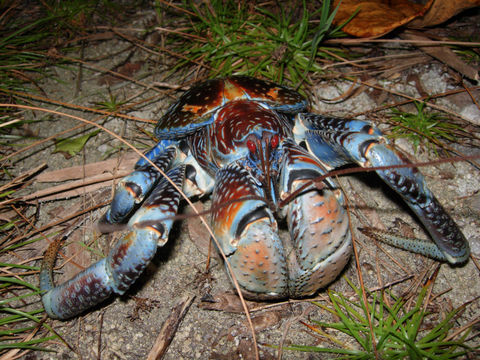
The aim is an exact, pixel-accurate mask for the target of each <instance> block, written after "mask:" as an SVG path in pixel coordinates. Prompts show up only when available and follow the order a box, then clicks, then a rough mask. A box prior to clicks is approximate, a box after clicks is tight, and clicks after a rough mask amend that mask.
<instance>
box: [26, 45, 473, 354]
mask: <svg viewBox="0 0 480 360" xmlns="http://www.w3.org/2000/svg"><path fill="white" fill-rule="evenodd" d="M123 46H126V44H125V43H122V42H118V41H110V42H107V43H103V44H102V45H101V46H93V47H90V48H89V49H87V50H86V57H87V58H95V57H96V56H100V55H105V54H108V53H109V52H112V53H113V52H114V49H119V48H122V47H123ZM121 61H122V58H121V56H119V55H117V57H116V58H111V59H108V60H102V61H98V62H97V63H96V65H97V66H99V67H100V66H101V67H105V68H112V66H113V64H116V63H119V62H121ZM130 61H131V62H132V63H133V62H135V61H142V62H143V63H142V66H141V69H140V73H142V74H146V77H145V78H143V79H142V82H143V83H154V82H155V81H161V80H162V72H163V71H164V70H165V69H163V68H156V67H155V66H156V64H155V63H152V62H149V61H148V60H145V59H144V58H142V57H141V56H140V55H139V57H138V58H135V57H134V58H133V59H132V60H130ZM78 71H79V70H78V68H77V67H74V66H72V67H69V68H65V69H58V68H57V69H52V72H53V75H55V77H56V78H57V79H61V80H62V82H61V83H59V82H58V81H51V82H47V83H45V84H43V85H42V86H43V88H44V89H45V90H46V92H47V94H48V96H49V97H50V98H52V99H55V100H58V101H65V102H69V103H73V104H76V105H85V106H92V104H94V103H96V102H100V101H104V100H105V99H108V96H109V95H108V94H109V90H108V88H109V87H110V92H111V93H112V94H115V96H117V98H118V99H129V98H130V97H133V96H137V95H138V96H139V98H141V97H144V98H146V97H148V96H152V95H155V99H154V101H151V102H149V103H147V105H145V106H143V107H142V108H141V109H138V110H136V111H135V112H132V113H130V115H134V116H138V117H141V118H145V119H153V120H155V119H158V118H159V117H160V116H161V114H163V112H164V111H165V109H166V107H167V106H168V104H170V103H171V102H172V101H173V99H174V97H172V96H167V95H166V94H164V93H163V91H162V92H156V93H155V92H153V91H150V92H146V93H144V94H141V87H138V86H136V85H131V84H129V83H125V82H122V83H115V84H111V85H106V84H104V81H103V78H100V75H98V72H96V71H91V70H89V69H86V68H85V69H83V75H82V79H81V80H82V81H81V83H80V85H81V86H80V92H78V94H76V87H77V85H76V82H77V79H78V76H79V72H78ZM408 73H409V74H410V73H415V74H417V75H418V76H419V78H420V81H421V82H422V84H423V86H424V88H425V89H426V91H427V92H428V93H429V94H432V95H433V94H435V93H440V92H444V91H447V90H449V89H453V88H456V87H455V86H454V85H452V83H453V82H452V78H451V76H450V75H449V72H448V71H446V69H445V68H444V67H443V66H442V65H440V64H438V63H435V62H433V61H432V62H431V63H430V64H426V65H419V66H418V67H414V68H412V69H410V70H409V71H408ZM407 75H408V74H407V72H405V73H402V74H399V76H398V77H397V78H395V79H394V80H390V81H386V82H385V83H384V84H383V85H384V86H386V87H388V88H390V89H394V90H396V91H402V92H403V93H406V94H409V95H413V96H415V95H418V94H417V93H416V89H415V86H414V84H413V83H409V80H408V79H407ZM102 81H103V83H102ZM348 86H349V84H346V83H333V82H319V83H318V84H316V86H315V87H314V91H313V96H312V105H313V109H314V111H318V112H322V113H328V114H335V115H339V116H340V115H351V114H358V113H362V112H364V111H368V110H371V109H374V108H375V107H377V106H378V104H377V103H376V100H378V98H377V94H375V93H373V92H372V91H370V90H367V91H364V92H363V93H361V94H360V95H358V96H353V97H351V98H350V99H348V100H347V101H344V102H341V103H337V104H327V103H324V102H322V101H320V100H319V98H335V97H336V96H338V95H339V94H341V92H342V91H343V90H345V89H346V88H347V87H348ZM73 94H76V95H73ZM476 95H477V99H478V93H477V94H476ZM174 96H178V95H174ZM438 104H441V105H442V106H445V107H448V108H449V109H451V110H453V111H456V112H458V113H462V111H466V110H465V109H467V108H469V109H471V110H468V111H470V113H472V114H471V115H469V114H470V113H468V112H465V116H471V118H472V119H473V120H474V119H476V120H478V118H479V114H478V109H477V110H475V108H471V107H470V106H471V100H470V101H469V98H468V96H467V95H465V94H463V95H458V96H455V97H449V98H443V99H441V100H439V102H438ZM52 108H53V107H52ZM62 111H68V112H70V113H75V114H79V115H80V116H82V117H85V118H90V119H93V118H95V116H93V115H91V114H89V113H85V112H75V111H73V110H65V109H63V110H62ZM475 111H477V113H475ZM35 116H36V117H37V118H43V121H42V122H40V123H38V124H34V125H32V130H33V131H36V132H38V135H39V136H40V137H42V138H44V137H47V136H50V135H53V134H55V133H57V132H59V131H61V130H64V129H67V128H69V127H73V126H75V125H77V124H78V122H77V121H75V120H72V119H67V118H66V117H61V116H54V117H53V116H48V115H45V114H41V113H39V112H36V113H35ZM473 120H472V121H473ZM103 124H104V125H105V126H106V127H107V128H109V129H111V130H112V131H114V132H115V133H116V134H119V135H122V136H123V137H124V138H125V139H127V140H128V141H131V142H133V143H134V144H135V145H136V146H138V147H140V148H141V150H145V149H146V148H147V147H148V146H149V144H153V141H152V140H150V139H148V137H147V136H145V135H144V134H142V133H140V132H139V131H138V127H142V128H145V129H147V130H149V131H151V130H152V129H153V126H152V125H150V124H142V123H134V122H133V121H126V120H123V119H118V118H110V119H108V120H106V121H103ZM381 127H383V126H381ZM477 135H478V134H477ZM396 145H397V146H398V147H400V148H401V149H402V150H403V151H405V152H406V153H408V154H411V155H414V154H413V149H412V146H411V145H410V144H409V143H408V142H407V141H404V140H400V141H397V142H396ZM119 146H120V143H119V142H118V140H115V139H112V137H111V136H109V135H107V134H105V133H100V134H98V135H97V136H95V137H93V138H91V139H90V140H89V141H88V142H87V145H86V147H85V148H84V150H83V151H82V152H81V153H80V154H77V155H75V156H74V157H73V158H70V159H66V158H65V156H64V155H63V154H61V153H53V146H51V142H50V143H48V146H44V147H40V148H37V149H35V150H34V151H32V152H31V153H30V154H28V155H27V156H25V157H24V158H23V159H22V160H21V161H20V162H19V163H18V164H19V166H20V168H21V169H20V170H26V169H29V168H31V167H32V166H34V165H35V164H38V163H39V162H46V163H47V164H48V170H53V169H64V168H68V167H71V166H74V165H82V164H89V163H95V162H98V161H100V160H103V159H107V158H109V159H112V158H113V159H115V158H118V157H120V156H122V154H123V152H121V153H120V152H118V151H116V150H118V148H119ZM455 147H456V148H457V150H458V151H461V152H462V153H463V154H466V155H473V154H476V155H478V154H480V150H479V148H478V143H477V147H476V148H475V147H471V146H462V145H461V144H460V145H458V144H457V145H455ZM412 157H413V156H412ZM415 157H416V158H417V159H418V160H419V161H428V159H432V158H434V155H433V154H432V153H427V152H425V151H420V152H418V153H417V154H415ZM101 170H102V169H99V171H101ZM19 172H21V171H19ZM422 172H423V173H424V174H425V175H426V177H427V181H428V183H429V186H430V187H431V189H432V190H433V192H434V193H435V194H436V195H437V196H438V197H439V199H440V201H441V202H442V204H444V206H445V208H446V209H447V210H448V212H449V213H450V214H451V216H452V217H453V218H454V219H455V221H456V222H457V224H458V225H459V226H460V228H461V229H462V231H463V232H464V234H465V236H466V237H467V239H468V240H469V242H470V246H471V249H472V253H473V254H474V256H476V257H478V256H480V231H479V228H480V193H478V190H479V189H480V186H479V179H480V171H479V170H478V168H475V167H474V166H472V165H471V164H469V163H467V162H458V163H454V164H442V165H436V166H430V167H427V168H424V169H422ZM340 182H341V184H342V186H344V188H345V189H346V193H347V196H348V199H349V202H350V204H351V208H352V223H353V228H354V229H356V228H357V227H359V226H365V224H371V225H374V226H385V228H387V229H390V230H392V231H403V232H407V233H409V232H411V233H413V234H415V235H416V236H419V237H425V236H426V235H425V233H424V231H423V230H422V228H421V227H420V226H419V223H418V221H417V220H416V219H415V218H414V217H413V216H412V215H411V213H410V212H409V211H408V209H407V208H406V207H405V206H404V205H403V204H401V203H400V201H399V199H398V198H397V196H395V194H393V193H392V192H391V191H390V190H388V188H386V187H385V186H384V185H383V184H381V182H380V181H379V180H378V178H376V176H375V175H373V174H360V175H358V176H348V177H343V178H342V179H341V180H340ZM50 186H52V184H45V183H38V182H36V183H33V184H32V185H31V186H30V187H29V188H28V191H27V192H29V193H33V192H34V191H37V190H39V189H41V188H46V187H50ZM110 195H111V191H110V190H109V189H108V188H107V189H106V190H105V189H104V191H103V192H100V191H96V192H92V193H87V194H85V195H84V196H82V197H74V198H71V199H65V200H58V201H50V202H42V203H40V205H39V206H40V211H39V216H40V218H39V223H38V225H42V224H46V223H49V222H52V221H54V220H55V219H57V218H59V217H62V216H65V215H67V214H70V213H72V212H73V211H74V210H75V209H77V208H81V207H84V206H88V204H91V203H98V202H102V201H108V199H109V198H110ZM205 206H208V203H206V204H205ZM104 210H105V209H101V210H99V211H97V212H93V213H89V214H88V218H87V220H86V221H85V223H84V224H83V225H82V226H81V228H80V229H79V230H77V231H76V232H75V233H74V234H72V236H71V238H70V239H69V242H68V244H69V245H68V246H66V247H65V251H66V255H67V256H68V255H69V254H75V257H74V258H73V260H74V261H75V262H76V263H77V264H81V265H83V266H86V265H88V264H89V263H90V262H91V261H94V260H96V259H98V256H97V255H96V254H95V253H94V252H89V251H87V250H85V249H84V248H82V247H81V246H80V245H78V242H80V241H83V242H85V243H91V242H92V241H93V244H92V245H91V247H92V248H93V249H94V250H96V251H99V252H102V253H104V254H105V253H106V252H107V251H108V249H109V248H110V246H111V244H112V243H113V241H114V240H115V238H116V236H120V235H118V234H115V235H111V236H108V237H107V236H103V237H100V236H99V235H98V233H96V232H95V226H94V225H95V221H96V219H98V218H99V217H100V216H101V214H102V213H103V211H104ZM194 221H195V219H190V220H186V221H183V222H180V223H178V224H177V226H176V227H175V229H174V230H173V231H172V233H171V236H170V242H169V243H168V244H167V245H166V246H165V247H164V248H162V249H159V251H158V253H157V255H156V257H155V259H154V261H153V262H152V264H151V265H149V267H148V268H147V270H146V271H145V273H144V274H143V275H142V276H141V278H140V279H139V281H138V282H137V283H136V284H135V286H134V287H133V288H132V289H130V290H129V291H128V292H127V294H126V295H124V296H121V297H118V296H117V297H113V298H112V299H111V300H109V301H108V302H106V303H104V304H102V305H101V306H99V307H97V308H95V309H92V311H90V312H88V313H86V314H85V315H83V316H80V317H78V318H76V319H73V320H69V321H50V323H51V325H53V327H54V328H55V330H56V331H57V332H58V333H60V334H61V335H62V337H63V338H64V339H65V340H66V341H67V342H68V343H69V344H70V345H71V346H72V347H73V348H74V349H76V352H77V353H78V355H76V354H74V353H73V352H72V351H71V350H69V349H68V348H66V347H65V346H64V345H62V344H61V343H60V342H58V343H56V344H55V343H52V344H51V345H50V346H51V348H52V349H55V350H56V351H57V353H56V354H55V355H54V357H56V358H63V359H69V358H76V357H77V356H81V357H82V358H84V359H91V358H102V359H143V358H145V357H146V355H147V354H148V352H149V351H150V349H151V347H152V345H153V343H154V342H155V339H156V337H157V335H158V333H159V331H160V328H161V327H162V324H163V322H164V321H165V319H166V318H167V317H168V316H169V314H170V313H171V309H172V308H173V307H174V306H175V305H176V304H177V303H178V302H179V301H180V300H181V299H182V298H183V297H185V296H195V299H194V301H193V304H192V306H191V307H190V309H189V310H188V312H187V314H186V316H185V318H184V319H183V321H182V322H181V324H180V326H179V329H178V331H177V333H176V334H175V337H174V339H173V342H172V344H171V346H170V348H169V350H168V352H167V353H166V355H165V357H164V358H165V359H206V358H211V359H227V358H240V357H242V358H251V357H252V356H253V351H252V349H251V346H252V343H251V335H250V334H249V330H248V329H247V328H246V327H245V325H244V324H245V315H244V314H241V313H231V312H228V311H212V310H205V309H203V308H201V307H200V303H201V299H202V298H205V297H207V295H210V294H224V293H225V292H229V291H231V285H230V282H229V280H228V278H227V276H226V273H225V271H224V269H223V265H222V264H221V262H219V261H218V260H216V259H213V260H212V264H211V266H210V269H209V272H208V276H206V275H205V264H206V259H207V258H206V256H205V253H206V252H205V249H203V253H202V251H199V248H198V247H199V246H200V245H198V246H197V244H198V243H199V242H200V241H199V239H198V237H202V236H203V237H207V238H208V235H205V234H206V233H204V234H203V235H202V230H201V228H200V227H199V225H196V224H197V223H195V222H194ZM190 222H193V224H194V225H192V224H189V223H190ZM382 224H383V225H382ZM189 227H190V228H194V229H195V230H197V231H196V232H194V233H193V234H192V232H191V231H189ZM199 229H200V230H199ZM57 230H58V229H57ZM199 232H200V234H199ZM355 238H356V241H357V244H358V249H359V252H360V264H361V266H362V271H363V276H364V281H365V285H366V287H368V288H375V287H378V286H381V285H382V284H385V283H389V282H392V281H396V280H399V279H403V278H406V277H409V276H411V279H410V280H406V281H404V282H403V283H402V284H400V285H398V286H396V287H395V291H396V292H397V293H402V292H403V291H405V290H406V289H408V288H409V286H410V285H411V284H412V283H413V282H414V281H416V280H418V275H419V274H422V273H423V272H425V271H427V270H428V269H432V268H433V267H434V266H435V264H436V263H435V262H434V261H432V260H429V259H426V258H424V257H422V256H419V255H413V254H410V253H407V252H405V251H400V250H396V249H393V248H391V247H389V246H386V245H382V249H383V250H379V248H378V247H377V246H376V245H375V244H374V243H373V241H371V240H370V239H367V238H365V237H364V236H363V235H362V234H361V233H360V232H358V231H355ZM203 240H204V239H203ZM203 243H205V241H203ZM46 246H47V243H46V242H45V241H42V242H41V243H40V244H39V245H37V248H35V249H29V251H30V255H31V256H33V255H41V254H42V252H43V251H44V250H45V248H46ZM384 251H385V253H384ZM387 254H390V256H392V258H393V259H395V260H396V261H398V262H399V263H400V264H401V267H400V266H398V265H396V264H394V263H393V262H392V260H391V259H390V258H389V257H387ZM76 271H78V267H76V266H73V265H70V264H69V265H67V266H65V267H64V268H62V270H61V273H62V274H58V275H57V276H56V280H57V281H62V280H65V279H66V278H69V277H71V276H72V274H73V273H74V272H76ZM344 275H345V276H347V277H348V278H350V279H353V280H354V282H355V283H358V280H357V273H356V270H355V264H354V261H351V262H350V263H349V265H348V266H347V268H346V269H345V272H344ZM478 279H479V273H478V269H476V268H475V266H474V264H473V262H472V261H469V262H468V263H467V264H466V265H464V266H461V267H451V266H448V265H445V264H444V265H442V266H441V269H440V272H439V275H438V278H437V281H436V284H435V288H434V292H435V293H440V292H442V291H445V290H448V292H446V293H445V294H444V295H442V297H441V300H438V301H437V304H440V305H441V309H442V310H448V309H449V308H451V307H452V306H453V307H456V306H459V305H461V304H463V303H464V302H466V301H468V300H471V299H473V298H475V297H476V296H478V295H479V294H480V282H479V281H478ZM331 288H332V289H335V290H337V291H342V292H345V293H346V294H351V293H352V291H351V289H350V288H349V287H348V285H347V284H346V282H345V279H343V278H339V279H338V280H337V281H336V282H335V283H333V284H332V285H331ZM319 296H320V297H322V296H325V292H320V294H319ZM141 299H144V300H143V302H142V300H141ZM145 302H146V303H147V305H150V306H149V307H148V309H147V310H143V311H142V310H141V311H138V309H139V306H140V304H142V303H145ZM479 310H480V309H479V305H478V302H477V303H474V304H472V305H471V306H469V307H468V308H467V310H466V312H465V314H464V320H460V322H466V321H468V320H471V319H473V318H476V317H478V316H479V314H480V311H479ZM137 312H138V315H137ZM254 316H255V317H257V321H258V323H259V325H258V330H259V331H258V332H257V341H258V342H259V344H261V345H260V353H261V357H262V358H265V359H268V358H272V357H273V356H278V350H276V349H274V348H271V347H269V346H267V345H272V346H278V345H280V344H283V345H284V346H286V345H288V344H315V343H316V340H315V339H314V338H313V337H312V336H311V335H308V334H307V333H306V332H305V330H306V328H305V326H304V325H302V324H301V323H300V321H306V322H308V321H309V320H310V319H316V320H320V319H326V318H327V317H326V315H325V314H324V313H322V312H321V311H319V309H318V308H317V307H316V306H315V305H312V304H311V303H310V302H292V303H283V304H278V306H275V307H270V308H268V309H267V310H264V311H262V312H256V313H254ZM347 341H351V340H347ZM99 350H100V353H101V354H100V355H98V351H99ZM35 356H36V358H50V357H51V356H52V355H51V354H48V353H36V354H35ZM309 356H310V357H309ZM282 358H283V359H305V358H312V359H313V358H318V357H316V356H313V355H305V354H303V353H298V352H292V351H286V350H285V351H283V357H282Z"/></svg>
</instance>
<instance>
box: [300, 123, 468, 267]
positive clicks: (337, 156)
mask: <svg viewBox="0 0 480 360" xmlns="http://www.w3.org/2000/svg"><path fill="white" fill-rule="evenodd" d="M296 135H297V136H298V137H299V138H302V137H303V139H304V140H306V142H307V144H308V147H309V148H310V150H311V151H312V152H313V153H314V154H315V155H316V156H317V157H318V158H320V159H322V161H324V162H325V163H326V164H328V165H329V166H332V167H333V166H339V165H342V164H346V163H351V162H356V163H358V164H359V165H361V166H363V167H378V166H392V165H404V164H410V161H408V160H407V159H406V158H405V157H404V156H402V155H401V154H400V153H399V152H397V151H395V150H394V149H393V148H392V147H391V146H390V145H389V144H388V141H387V140H386V138H385V137H384V136H383V135H382V133H381V132H380V131H379V130H378V129H377V128H375V127H374V126H372V125H371V124H370V123H368V122H365V121H360V120H346V119H337V118H328V117H324V116H322V115H316V114H300V115H299V116H298V117H297V123H296ZM377 174H378V175H379V176H380V177H381V178H382V179H383V180H384V181H385V182H386V183H387V184H388V185H389V186H390V187H391V188H392V189H393V190H395V191H396V192H397V193H398V194H399V195H400V196H401V197H402V198H403V199H404V201H405V202H406V203H407V204H408V206H409V207H410V208H411V209H412V210H413V211H414V212H415V213H416V214H417V216H418V218H419V219H420V220H421V222H422V223H423V224H424V226H425V228H426V229H427V230H428V232H429V233H430V235H431V236H432V239H433V241H434V242H435V244H436V246H437V247H438V249H439V250H440V252H441V253H442V254H443V260H445V261H448V262H450V263H451V264H455V263H462V262H464V261H466V260H467V259H468V257H469V253H470V250H469V245H468V242H467V240H466V239H465V237H464V236H463V234H462V233H461V231H460V229H459V228H458V227H457V225H456V224H455V222H454V221H453V220H452V219H451V217H450V216H449V215H448V214H447V212H446V211H445V210H444V208H443V207H442V205H441V204H440V203H439V201H438V200H437V199H436V197H435V196H434V195H433V194H432V192H431V191H430V190H429V188H428V187H427V184H426V182H425V178H424V177H423V175H422V174H421V173H420V172H419V171H418V169H417V168H415V167H404V168H392V169H387V170H378V171H377ZM396 244H397V246H399V247H403V248H406V249H407V250H408V249H411V248H412V247H411V244H405V246H403V245H402V241H401V240H400V241H397V242H396ZM419 246H421V245H419ZM423 250H425V251H423ZM423 250H422V251H423V252H428V249H423ZM431 256H432V257H437V258H438V252H435V254H431Z"/></svg>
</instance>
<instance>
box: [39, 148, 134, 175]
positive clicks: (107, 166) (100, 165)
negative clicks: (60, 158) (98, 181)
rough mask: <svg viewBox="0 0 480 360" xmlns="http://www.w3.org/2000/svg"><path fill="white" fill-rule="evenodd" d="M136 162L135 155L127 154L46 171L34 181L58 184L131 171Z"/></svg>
mask: <svg viewBox="0 0 480 360" xmlns="http://www.w3.org/2000/svg"><path fill="white" fill-rule="evenodd" d="M137 160H138V155H137V154H136V153H127V154H125V156H122V157H121V158H120V159H110V160H105V161H98V162H95V163H90V164H85V165H78V166H71V167H68V168H64V169H59V170H52V171H47V172H43V173H41V174H39V175H38V176H37V177H36V178H35V180H37V181H40V182H60V181H67V180H77V179H82V178H85V177H90V176H96V175H99V174H102V173H112V174H113V173H116V172H122V173H123V172H126V171H130V172H131V171H133V166H134V165H135V162H136V161H137Z"/></svg>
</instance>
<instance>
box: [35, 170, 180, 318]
mask: <svg viewBox="0 0 480 360" xmlns="http://www.w3.org/2000/svg"><path fill="white" fill-rule="evenodd" d="M167 175H168V176H169V177H170V179H171V180H172V181H173V182H174V183H175V184H176V185H177V186H178V187H179V188H181V187H182V185H183V181H184V177H185V166H183V165H182V166H179V167H176V168H174V169H172V170H170V171H169V172H168V173H167ZM179 202H180V194H179V192H178V191H177V190H176V189H175V188H174V187H173V186H172V184H171V183H170V182H168V181H167V180H166V179H162V180H161V181H160V183H159V184H158V185H157V186H156V187H155V188H154V190H153V191H152V192H151V194H150V195H149V196H148V198H147V199H146V200H145V202H144V203H143V205H142V207H141V208H140V209H139V210H138V211H137V212H136V213H135V215H134V216H132V218H131V219H130V220H129V222H128V228H129V229H130V231H129V232H128V233H127V234H126V235H125V236H124V237H123V238H122V239H121V240H119V241H118V243H117V244H116V245H115V247H114V248H113V249H112V250H111V251H110V253H109V254H108V256H107V257H106V258H103V259H101V260H100V261H98V262H97V263H95V264H93V265H91V266H90V267H89V268H87V269H85V270H83V271H82V272H80V273H79V274H77V275H76V276H75V277H73V278H72V279H70V280H69V281H67V282H65V283H63V284H61V285H59V286H56V287H55V286H54V284H53V276H52V266H53V263H54V258H55V256H56V253H55V252H47V255H46V256H45V259H44V262H43V264H42V269H41V271H40V289H41V290H44V291H47V292H46V293H45V294H44V295H43V296H42V301H43V304H44V307H45V311H46V312H47V313H48V315H49V316H50V317H52V318H56V319H68V318H71V317H73V316H76V315H78V314H80V313H82V312H84V311H85V310H88V309H89V308H91V307H93V306H95V305H96V304H99V303H100V302H102V301H103V300H105V299H107V298H108V297H109V296H110V295H111V294H112V293H116V294H120V295H121V294H123V293H125V291H126V290H127V289H128V288H129V287H130V286H131V285H132V284H133V282H135V280H136V279H137V278H138V277H139V276H140V274H141V273H142V272H143V270H144V269H145V267H146V266H147V265H148V264H149V262H150V261H151V259H152V258H153V256H154V255H155V252H156V250H157V247H158V246H163V245H164V244H165V243H166V241H167V239H168V233H169V231H170V229H171V227H172V224H173V216H175V215H176V213H177V209H178V205H179Z"/></svg>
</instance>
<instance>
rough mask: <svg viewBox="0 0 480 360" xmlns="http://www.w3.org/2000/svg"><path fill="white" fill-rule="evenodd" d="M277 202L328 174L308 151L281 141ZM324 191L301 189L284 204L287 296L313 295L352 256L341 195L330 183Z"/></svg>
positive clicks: (327, 182)
mask: <svg viewBox="0 0 480 360" xmlns="http://www.w3.org/2000/svg"><path fill="white" fill-rule="evenodd" d="M283 148H284V158H283V164H282V166H281V168H282V173H281V178H280V191H281V192H280V198H281V199H282V200H285V199H286V198H287V197H289V195H290V194H293V193H294V192H295V191H297V190H299V189H300V188H302V187H303V186H304V185H305V184H306V183H308V182H310V180H312V179H315V178H317V177H319V176H322V175H324V174H325V173H327V170H326V169H325V168H324V167H323V166H322V165H321V164H320V163H318V162H317V161H316V160H315V159H314V158H313V157H312V156H311V155H310V154H309V153H308V152H307V151H305V150H304V149H302V148H300V147H299V146H297V145H296V144H293V142H290V141H285V143H284V145H283ZM324 183H325V187H324V188H323V189H317V188H315V187H313V186H311V187H309V188H306V189H304V190H302V192H301V194H297V195H296V196H295V197H294V199H293V200H292V201H290V202H288V205H287V209H286V211H287V224H288V228H289V232H290V237H291V244H290V245H289V247H290V248H292V249H293V251H290V255H289V256H288V264H289V268H290V294H289V295H290V296H291V297H302V296H306V295H312V294H313V293H315V292H316V291H317V290H318V289H320V288H322V287H324V286H326V285H328V284H329V283H331V282H332V281H333V280H334V279H335V278H336V277H337V276H338V275H339V274H340V273H341V271H342V270H343V269H344V268H345V266H346V264H347V263H348V261H349V259H350V255H351V251H352V245H351V234H350V228H349V225H348V216H347V214H346V211H345V208H344V198H343V194H342V192H341V191H340V190H339V189H338V188H337V186H336V184H335V183H334V182H333V181H332V180H331V179H328V178H327V179H325V181H324Z"/></svg>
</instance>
